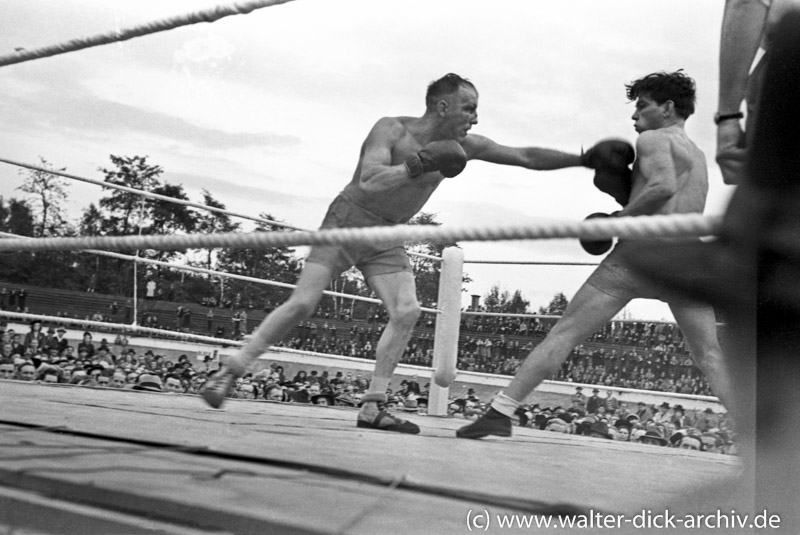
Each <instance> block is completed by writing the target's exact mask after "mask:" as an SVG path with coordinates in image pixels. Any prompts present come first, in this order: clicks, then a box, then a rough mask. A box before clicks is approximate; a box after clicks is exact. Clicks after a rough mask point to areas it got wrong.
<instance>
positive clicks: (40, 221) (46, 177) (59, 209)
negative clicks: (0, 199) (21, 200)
mask: <svg viewBox="0 0 800 535" xmlns="http://www.w3.org/2000/svg"><path fill="white" fill-rule="evenodd" d="M39 161H40V162H41V166H40V167H42V168H45V169H52V166H51V165H50V163H49V162H48V161H47V160H45V159H44V158H43V157H41V156H39ZM53 170H55V169H53ZM65 170H66V168H61V169H58V171H62V172H63V171H65ZM26 173H27V176H26V177H25V179H24V180H23V182H22V185H21V186H18V187H17V189H18V190H21V191H24V192H25V193H27V194H29V195H30V197H31V198H30V200H29V201H30V204H29V205H30V207H31V210H32V212H33V214H34V218H35V219H36V223H35V224H34V229H35V230H34V237H37V238H39V237H42V236H54V235H58V234H60V231H61V230H63V229H64V227H65V226H66V225H67V217H66V208H65V207H64V201H66V199H67V190H68V189H69V183H68V182H67V181H66V180H65V179H63V178H61V177H59V176H58V175H54V174H52V173H47V172H45V171H39V170H36V169H33V170H26V169H21V170H20V171H19V174H21V175H23V174H26Z"/></svg>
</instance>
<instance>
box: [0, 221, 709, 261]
mask: <svg viewBox="0 0 800 535" xmlns="http://www.w3.org/2000/svg"><path fill="white" fill-rule="evenodd" d="M721 224H722V216H703V215H700V214H680V215H655V216H648V217H618V218H604V219H590V220H588V221H554V222H551V223H539V224H537V225H516V226H510V227H504V228H499V227H487V226H444V225H443V226H435V225H393V226H387V227H362V228H338V229H323V230H318V231H313V232H310V231H302V232H251V233H236V232H229V233H219V234H185V235H168V236H83V237H72V238H19V239H16V238H15V239H7V240H0V252H10V251H17V252H21V251H72V250H76V249H110V250H136V249H154V250H165V249H192V248H195V249H208V248H217V247H228V248H234V249H235V248H241V249H245V248H259V247H288V246H298V245H340V244H344V243H348V244H366V243H376V242H391V241H400V240H406V241H426V240H427V241H433V242H437V241H438V242H440V243H441V242H457V241H500V240H533V239H556V238H580V239H585V240H603V239H609V238H613V237H615V236H616V237H619V238H626V239H644V238H674V237H690V236H691V237H697V236H712V235H715V234H717V233H718V231H719V229H720V227H721Z"/></svg>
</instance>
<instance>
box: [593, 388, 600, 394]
mask: <svg viewBox="0 0 800 535" xmlns="http://www.w3.org/2000/svg"><path fill="white" fill-rule="evenodd" d="M594 392H598V393H599V392H600V389H599V388H592V393H594Z"/></svg>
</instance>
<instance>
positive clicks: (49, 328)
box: [47, 325, 56, 333]
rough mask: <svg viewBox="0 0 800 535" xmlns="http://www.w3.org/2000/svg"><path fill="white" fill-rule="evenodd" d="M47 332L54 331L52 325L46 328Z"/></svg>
mask: <svg viewBox="0 0 800 535" xmlns="http://www.w3.org/2000/svg"><path fill="white" fill-rule="evenodd" d="M47 332H48V333H54V332H56V330H55V329H54V328H53V326H52V325H51V326H49V327H48V328H47Z"/></svg>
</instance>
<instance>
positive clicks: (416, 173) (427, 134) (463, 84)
mask: <svg viewBox="0 0 800 535" xmlns="http://www.w3.org/2000/svg"><path fill="white" fill-rule="evenodd" d="M425 106H426V107H425V113H424V114H423V115H422V116H421V117H385V118H382V119H380V120H379V121H378V122H377V123H376V124H375V125H374V126H373V128H372V130H371V131H370V132H369V134H368V135H367V138H366V140H365V141H364V143H363V145H362V147H361V153H360V157H359V160H358V164H357V166H356V170H355V173H354V175H353V178H352V180H351V181H350V182H349V183H348V184H347V185H346V186H345V188H344V189H343V190H342V192H341V193H340V194H339V195H338V196H337V197H336V198H335V199H334V200H333V202H332V203H331V205H330V207H329V209H328V213H327V214H326V216H325V218H324V220H323V222H322V228H323V229H329V228H344V227H372V226H386V225H397V224H403V223H407V222H408V221H409V220H410V219H411V218H412V217H413V216H414V215H415V214H416V213H417V212H418V211H419V210H421V209H422V207H423V206H424V205H425V203H426V201H427V200H428V198H429V197H430V196H431V194H433V192H434V191H435V190H436V188H437V187H439V185H440V184H441V183H442V181H443V180H444V179H445V178H452V177H455V176H457V175H458V174H459V173H461V171H462V170H463V169H464V167H465V166H466V163H467V161H468V160H483V161H486V162H491V163H496V164H503V165H513V166H519V167H524V168H527V169H533V170H553V169H562V168H566V167H576V166H581V165H583V166H586V167H598V166H605V167H609V166H611V167H613V166H614V165H617V166H623V167H624V166H627V164H628V163H629V162H628V161H627V160H625V161H624V162H621V161H620V160H624V156H625V155H627V154H628V150H630V151H632V147H630V145H628V144H627V143H624V142H621V141H605V142H601V143H598V144H597V145H596V146H595V147H594V148H593V149H591V150H590V151H587V152H586V154H583V155H579V154H569V153H564V152H560V151H556V150H552V149H545V148H538V147H525V148H514V147H508V146H504V145H500V144H498V143H495V142H494V141H492V140H491V139H488V138H486V137H483V136H480V135H475V134H470V133H469V131H470V129H471V128H472V127H473V126H475V125H476V124H477V123H478V91H477V89H476V88H475V85H474V84H473V83H472V82H470V81H469V80H467V79H465V78H462V77H461V76H458V75H456V74H448V75H445V76H444V77H442V78H440V79H439V80H436V81H434V82H432V83H431V84H430V85H429V86H428V89H427V93H426V97H425ZM621 155H622V156H621ZM351 266H356V267H357V268H358V269H359V270H360V271H361V272H362V273H363V275H364V278H365V279H366V281H367V283H368V284H369V285H370V287H371V288H372V289H373V290H374V291H375V293H376V294H377V295H378V297H379V298H380V299H381V301H382V302H383V304H384V306H385V307H386V309H387V312H388V315H389V321H388V324H387V325H386V328H385V330H384V332H383V334H382V335H381V337H380V339H379V341H378V344H377V348H376V362H375V370H374V373H373V376H372V382H371V384H370V386H369V389H368V391H367V393H366V394H365V395H364V397H363V398H362V407H361V410H360V412H359V414H358V419H357V423H358V426H359V427H366V428H372V429H382V430H389V431H399V432H404V433H418V432H419V427H417V426H416V425H415V424H413V423H411V422H407V421H404V420H401V419H399V418H397V417H396V416H393V415H392V414H390V413H389V412H387V411H384V410H383V409H382V405H383V404H385V403H386V400H387V396H386V389H387V387H388V385H389V382H390V380H391V378H392V375H393V373H394V370H395V368H396V366H397V364H398V363H399V361H400V358H401V357H402V354H403V351H404V349H405V347H406V345H407V343H408V340H409V338H410V336H411V333H412V330H413V328H414V325H415V323H416V321H417V318H418V317H419V314H420V305H419V303H418V302H417V296H416V286H415V281H414V275H413V273H412V270H411V264H410V262H409V260H408V256H407V255H406V252H405V249H404V247H403V240H402V239H398V240H394V241H390V242H382V243H370V244H364V245H335V246H315V247H312V248H311V251H310V252H309V255H308V258H307V260H306V263H305V266H304V268H303V270H302V272H301V274H300V277H299V279H298V281H297V287H296V289H295V290H294V291H293V292H292V295H291V297H290V298H289V300H288V301H286V302H285V303H284V304H283V305H281V306H280V307H278V308H277V309H275V311H273V312H272V313H271V314H270V315H268V316H267V317H266V318H265V319H264V321H263V322H262V323H261V325H260V326H259V327H258V329H257V330H256V331H255V332H254V333H253V335H252V337H251V338H250V339H249V340H248V341H247V343H246V344H245V345H244V347H243V348H242V349H241V350H239V351H238V352H237V353H236V354H235V355H232V356H231V357H230V359H228V360H227V362H226V363H225V365H224V366H223V367H222V368H221V369H220V371H219V372H217V373H216V374H215V375H214V376H212V377H211V378H209V381H208V383H207V385H206V387H205V388H204V390H203V392H202V395H203V397H204V399H205V400H206V402H207V403H208V404H209V405H211V406H212V407H215V408H216V407H219V406H221V405H222V402H223V399H224V397H225V396H226V395H227V394H228V392H229V391H230V389H231V385H232V384H233V383H234V382H235V380H236V378H237V377H239V376H241V375H242V374H244V372H245V369H246V368H247V366H248V365H249V364H250V363H251V362H252V361H253V360H254V359H256V358H257V357H258V356H259V355H261V354H262V353H263V352H264V351H266V349H267V348H268V347H269V346H271V345H272V344H274V343H276V342H278V341H279V340H280V339H281V338H282V337H283V336H284V335H285V334H286V333H287V332H288V331H289V329H291V328H292V327H293V326H294V325H297V323H298V322H300V321H302V320H304V319H305V318H307V317H309V316H311V314H312V313H313V312H314V310H315V309H316V307H317V304H318V303H319V300H320V298H321V297H322V292H323V291H324V290H325V288H326V287H327V286H328V284H329V283H330V281H331V279H333V278H335V277H336V276H338V275H339V274H340V273H341V272H343V271H345V270H347V269H349V268H350V267H351Z"/></svg>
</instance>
